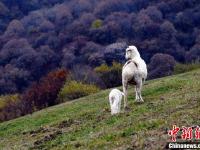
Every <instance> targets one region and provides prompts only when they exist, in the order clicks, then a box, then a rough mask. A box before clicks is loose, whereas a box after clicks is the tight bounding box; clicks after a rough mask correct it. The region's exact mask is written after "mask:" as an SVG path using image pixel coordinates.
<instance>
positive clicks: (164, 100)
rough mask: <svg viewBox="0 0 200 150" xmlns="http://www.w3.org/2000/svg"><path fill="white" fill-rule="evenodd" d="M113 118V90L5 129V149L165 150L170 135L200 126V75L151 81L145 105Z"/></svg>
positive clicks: (0, 130) (0, 132)
mask: <svg viewBox="0 0 200 150" xmlns="http://www.w3.org/2000/svg"><path fill="white" fill-rule="evenodd" d="M133 91H134V90H133V88H130V89H129V106H130V108H131V111H129V112H125V113H121V114H120V115H118V116H111V115H110V112H109V105H108V100H107V95H108V92H109V90H106V91H102V92H100V93H97V94H95V95H91V96H88V97H84V98H81V99H79V100H75V101H72V102H66V103H64V104H60V105H57V106H54V107H51V108H48V109H44V110H42V111H39V112H36V113H34V114H32V115H27V116H24V117H21V118H18V119H15V120H11V121H8V122H4V123H1V124H0V149H74V148H79V149H128V148H129V149H131V148H134V149H144V148H146V149H155V148H156V149H163V147H164V146H165V144H166V142H167V141H169V138H170V137H169V136H168V135H167V132H166V131H167V130H168V129H171V128H172V125H173V124H176V125H177V126H180V127H181V126H191V125H200V117H199V115H198V114H199V113H200V70H195V71H192V72H188V73H185V74H180V75H176V76H170V77H166V78H161V79H157V80H151V81H148V82H146V85H145V86H144V90H143V96H144V100H145V102H144V103H142V104H137V103H135V102H134V101H133V100H134V95H133Z"/></svg>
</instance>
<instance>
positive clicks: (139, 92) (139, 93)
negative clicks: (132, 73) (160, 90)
mask: <svg viewBox="0 0 200 150" xmlns="http://www.w3.org/2000/svg"><path fill="white" fill-rule="evenodd" d="M136 90H137V94H138V97H139V101H140V102H144V100H143V98H142V95H141V91H142V80H139V82H138V83H137V85H136Z"/></svg>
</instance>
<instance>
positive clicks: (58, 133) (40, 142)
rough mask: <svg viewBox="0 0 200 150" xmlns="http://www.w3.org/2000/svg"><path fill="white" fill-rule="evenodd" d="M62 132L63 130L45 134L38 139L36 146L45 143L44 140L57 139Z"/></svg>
mask: <svg viewBox="0 0 200 150" xmlns="http://www.w3.org/2000/svg"><path fill="white" fill-rule="evenodd" d="M60 134H62V131H61V130H57V131H54V132H53V133H50V134H47V135H45V136H44V137H43V138H42V139H39V140H36V141H35V142H34V146H38V145H41V144H43V143H44V142H47V141H51V140H53V139H55V138H56V137H57V136H58V135H60Z"/></svg>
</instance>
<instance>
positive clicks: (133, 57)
mask: <svg viewBox="0 0 200 150" xmlns="http://www.w3.org/2000/svg"><path fill="white" fill-rule="evenodd" d="M126 59H127V60H128V61H127V62H126V63H125V65H124V66H123V69H122V84H123V92H124V107H125V108H126V107H127V94H128V93H127V89H128V84H134V85H135V86H136V87H135V92H136V96H135V99H136V101H138V102H143V101H144V100H143V98H142V96H141V90H142V83H143V82H144V81H145V79H146V78H147V66H146V63H145V62H144V60H143V59H142V58H141V57H140V54H139V52H138V49H137V48H136V47H135V46H129V47H128V48H127V49H126Z"/></svg>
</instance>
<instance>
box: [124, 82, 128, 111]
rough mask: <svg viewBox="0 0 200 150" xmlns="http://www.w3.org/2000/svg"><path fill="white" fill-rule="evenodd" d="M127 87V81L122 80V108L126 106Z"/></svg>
mask: <svg viewBox="0 0 200 150" xmlns="http://www.w3.org/2000/svg"><path fill="white" fill-rule="evenodd" d="M127 88H128V82H126V81H123V92H124V109H126V108H127V94H128V92H127Z"/></svg>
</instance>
